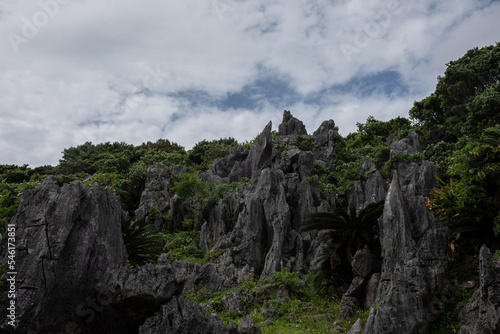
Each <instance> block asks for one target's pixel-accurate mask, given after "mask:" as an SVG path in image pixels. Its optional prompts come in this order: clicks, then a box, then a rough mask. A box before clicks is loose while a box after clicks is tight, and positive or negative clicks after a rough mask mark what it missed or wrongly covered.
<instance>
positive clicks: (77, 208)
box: [0, 178, 127, 333]
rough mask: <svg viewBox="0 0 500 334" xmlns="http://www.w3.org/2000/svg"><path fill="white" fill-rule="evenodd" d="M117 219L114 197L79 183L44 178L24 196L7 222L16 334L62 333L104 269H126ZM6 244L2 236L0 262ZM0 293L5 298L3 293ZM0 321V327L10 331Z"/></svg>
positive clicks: (120, 217) (119, 215)
mask: <svg viewBox="0 0 500 334" xmlns="http://www.w3.org/2000/svg"><path fill="white" fill-rule="evenodd" d="M123 219H124V216H123V212H122V210H121V207H120V205H119V203H118V202H116V199H115V198H114V196H113V195H111V194H110V193H109V192H108V191H106V190H104V189H102V188H99V187H95V188H93V189H90V188H88V187H87V186H85V185H83V184H82V183H79V182H76V183H74V184H66V185H64V186H63V187H58V186H56V185H54V184H53V182H52V179H51V178H47V179H46V180H45V182H44V183H43V184H42V185H41V187H40V188H39V189H37V190H31V191H26V192H25V193H24V195H23V197H22V200H21V203H20V206H19V209H18V212H17V215H16V216H15V217H14V219H13V220H12V221H11V223H12V224H14V225H15V227H16V250H17V252H16V258H15V260H16V267H15V269H16V272H17V275H16V298H15V300H16V324H18V326H17V327H16V332H17V333H50V332H64V330H65V327H66V326H67V325H68V326H72V325H73V324H72V322H73V320H74V319H75V318H77V317H78V314H79V313H84V312H85V311H86V309H84V308H81V307H80V308H79V306H81V305H80V304H81V303H82V302H84V301H85V300H86V299H87V298H89V297H92V296H93V294H94V285H95V283H96V282H98V281H100V280H101V279H102V278H103V277H104V274H105V272H106V270H108V269H109V268H114V267H120V266H125V265H126V256H127V253H126V250H125V247H124V244H123V239H122V234H121V224H122V221H123ZM7 246H8V244H7V239H6V238H4V239H3V240H2V243H1V244H0V254H2V258H3V256H5V254H6V249H7ZM2 290H3V289H2ZM1 295H2V296H6V293H5V291H4V290H3V291H1ZM82 305H84V304H82ZM84 306H85V305H84ZM5 320H6V318H5V317H2V319H1V320H0V321H2V324H1V328H2V329H3V330H7V329H10V328H11V327H12V326H9V325H8V324H7V323H5V322H4V321H5ZM75 326H78V325H77V324H76V323H75Z"/></svg>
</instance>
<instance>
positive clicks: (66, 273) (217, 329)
mask: <svg viewBox="0 0 500 334" xmlns="http://www.w3.org/2000/svg"><path fill="white" fill-rule="evenodd" d="M271 129H272V126H271V123H269V124H268V125H267V126H266V127H265V128H264V130H263V131H262V133H261V134H260V137H259V142H258V143H257V144H256V145H254V146H252V147H251V148H250V149H244V148H243V147H240V148H238V149H236V150H233V151H232V152H231V153H230V154H229V155H228V156H226V157H224V158H221V159H218V160H216V161H215V162H214V164H213V165H212V167H211V168H210V169H209V170H208V171H207V172H206V173H203V174H202V175H201V177H202V178H203V179H204V180H209V181H213V182H214V183H215V184H230V183H232V182H239V181H242V182H240V186H239V188H238V189H236V190H235V191H227V192H225V193H224V194H223V196H222V198H221V199H220V201H219V202H218V203H216V204H215V205H212V206H211V207H210V210H209V212H208V213H205V217H207V219H206V221H205V222H204V223H203V225H202V227H201V233H200V247H201V248H202V249H203V250H205V251H207V252H211V253H212V254H218V255H219V256H218V257H216V258H215V259H214V260H213V261H212V262H211V263H205V264H194V265H193V264H187V263H179V262H174V263H172V264H170V263H168V262H167V261H166V258H165V257H164V256H162V257H161V258H160V259H159V261H158V264H157V265H156V266H152V265H147V266H144V267H142V268H136V269H130V268H128V267H127V266H126V251H125V248H124V245H123V241H122V237H121V230H120V228H121V224H122V222H123V219H124V215H123V212H122V210H121V208H120V205H119V204H118V202H117V201H116V199H115V198H114V196H113V195H111V194H110V193H109V192H108V191H107V190H104V189H102V188H100V187H97V186H96V187H94V188H93V189H89V188H88V187H86V186H84V185H83V184H81V183H78V182H77V183H74V184H71V185H65V186H64V187H62V188H61V187H58V186H56V185H54V184H53V183H52V182H51V180H50V179H47V180H46V181H45V182H44V184H43V185H42V186H41V187H40V188H39V189H38V190H35V191H29V192H26V193H25V195H24V196H23V199H22V202H21V205H20V207H19V211H18V213H17V215H16V217H15V219H14V221H13V223H14V224H16V228H17V239H18V240H19V241H18V242H19V243H18V255H17V260H18V263H19V267H18V270H17V271H18V277H17V287H18V300H19V304H18V307H19V308H18V309H19V312H18V313H17V314H16V317H17V321H18V324H19V326H18V327H17V329H16V330H19V331H18V332H19V333H50V332H64V331H65V330H67V326H73V327H74V328H75V329H80V330H82V332H84V333H85V332H88V333H93V332H94V333H95V332H96V330H97V328H99V329H100V330H102V329H103V328H104V329H106V332H107V333H118V332H119V333H138V332H139V333H160V332H166V331H168V332H173V333H177V332H179V333H181V332H182V330H183V328H187V327H186V326H188V327H189V328H190V331H191V332H193V333H195V332H197V331H198V330H201V332H203V333H206V332H208V333H224V332H226V331H227V329H226V328H225V327H224V326H223V324H222V322H221V321H220V319H218V318H216V317H213V316H209V315H207V314H206V313H205V312H204V311H203V309H201V308H200V307H199V306H197V305H196V304H193V303H191V302H188V301H185V300H182V299H181V298H179V294H180V293H181V291H182V289H183V288H184V286H185V285H188V286H192V287H197V288H199V289H201V290H204V291H207V292H214V291H219V290H223V289H228V288H230V287H232V286H235V285H236V284H237V283H238V282H240V281H242V280H244V279H246V278H248V277H261V278H262V277H266V276H269V275H271V274H272V273H273V272H274V271H280V270H282V269H283V268H285V267H287V268H290V269H291V270H292V271H308V270H310V267H311V263H312V261H313V259H314V258H315V256H316V255H317V251H318V247H317V245H316V244H315V239H316V236H317V233H315V232H301V231H300V227H301V226H302V224H303V219H304V217H305V216H306V215H307V214H309V213H313V212H320V211H331V210H333V209H334V208H335V205H336V204H335V197H334V194H332V193H331V192H330V191H328V190H322V189H320V187H319V186H318V184H319V182H318V176H316V173H315V167H316V168H317V167H318V166H322V168H325V169H327V170H328V169H329V170H332V169H333V168H334V167H335V150H334V141H335V138H336V136H337V135H338V129H337V127H336V126H335V123H334V122H333V121H332V120H330V121H325V122H323V123H322V124H321V126H320V127H319V128H318V129H317V130H316V131H315V132H314V133H313V135H312V136H307V135H306V133H307V132H306V130H305V127H304V125H303V124H302V122H301V121H299V120H298V119H296V118H294V117H293V116H292V115H291V114H290V113H289V112H285V114H284V116H283V123H282V124H281V125H280V126H279V133H278V136H277V137H276V138H273V135H272V132H271ZM304 142H305V143H306V145H303V144H301V143H304ZM417 152H420V145H419V142H418V136H417V135H416V134H415V133H412V132H410V133H409V135H408V137H406V138H404V139H402V140H399V141H396V142H393V143H392V144H391V156H393V155H396V154H412V153H417ZM315 165H316V166H315ZM185 171H186V170H185V169H168V168H165V166H163V165H161V164H159V165H156V166H152V167H150V168H149V170H148V176H147V180H146V185H145V190H144V192H143V194H142V197H141V203H140V205H139V208H138V210H137V211H136V216H137V218H138V219H140V218H148V219H150V216H148V213H149V212H151V209H152V208H153V207H154V208H155V209H156V210H157V211H158V212H159V213H160V214H162V215H168V216H169V217H171V220H172V221H171V223H172V224H174V226H177V225H179V224H180V223H181V222H182V221H183V220H184V219H186V218H189V217H191V216H192V215H193V208H194V206H193V203H192V202H190V200H181V199H180V198H179V196H178V195H176V194H175V193H174V192H173V190H172V186H173V185H174V184H175V182H176V181H177V180H178V178H179V175H180V174H181V173H183V172H185ZM360 174H361V176H364V175H371V176H370V177H369V178H368V179H366V180H363V179H362V178H361V177H360V180H359V181H357V182H356V183H355V186H354V189H353V191H352V192H351V193H349V194H346V198H347V200H348V203H349V205H350V206H354V207H356V209H358V210H360V209H363V208H364V207H366V206H367V205H368V204H370V203H372V202H378V201H380V200H383V199H385V204H384V213H383V216H382V217H381V218H380V219H379V225H380V243H381V248H382V259H383V261H382V263H380V261H378V260H377V259H375V257H374V256H373V254H371V253H370V252H369V251H368V250H363V251H360V252H359V254H356V255H355V257H354V259H355V263H354V262H353V267H354V271H355V276H356V278H355V280H354V281H353V283H352V285H351V287H350V289H349V291H348V292H347V294H346V298H345V303H344V304H345V305H344V306H343V307H344V308H343V311H342V312H343V314H349V310H348V307H349V305H351V304H352V305H357V304H358V303H359V304H364V305H366V306H367V307H371V311H370V316H369V319H368V322H367V324H366V326H365V330H364V332H365V333H398V334H404V333H426V331H427V325H428V322H429V319H430V317H429V314H430V302H431V300H432V298H433V297H434V296H437V295H439V293H440V291H441V289H442V282H443V279H444V275H445V271H446V257H445V249H446V248H445V246H446V245H445V234H446V231H445V229H443V228H442V227H439V226H438V224H437V223H436V220H435V218H434V217H433V216H432V215H430V214H429V213H428V212H427V210H426V208H425V203H424V201H423V199H422V196H425V195H427V193H428V191H429V190H430V189H432V188H434V187H436V186H437V184H436V181H435V178H434V175H436V174H437V168H436V166H434V165H433V164H432V163H430V162H425V161H424V162H422V163H420V164H417V163H415V162H404V161H400V162H397V163H396V164H395V165H394V167H393V176H392V180H390V181H387V180H384V178H383V177H382V175H381V174H380V172H379V171H378V170H377V167H376V166H375V165H374V164H373V162H371V161H370V160H367V161H366V162H365V164H364V165H363V167H362V170H361V172H360ZM243 181H245V182H243ZM153 223H154V224H155V225H156V226H157V227H161V224H162V221H161V219H159V220H154V221H153ZM6 251H7V246H6V239H5V238H4V239H3V240H2V243H1V244H0V254H1V255H2V256H5V254H6ZM4 289H5V288H4ZM4 319H5V318H4ZM2 321H3V319H2ZM357 326H358V327H359V326H360V325H359V323H358V325H357ZM9 328H10V327H9V325H8V324H6V323H2V325H1V327H0V333H2V332H5V333H7V332H9V331H8V330H9ZM203 330H205V331H203Z"/></svg>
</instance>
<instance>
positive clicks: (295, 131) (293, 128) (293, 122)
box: [278, 110, 307, 136]
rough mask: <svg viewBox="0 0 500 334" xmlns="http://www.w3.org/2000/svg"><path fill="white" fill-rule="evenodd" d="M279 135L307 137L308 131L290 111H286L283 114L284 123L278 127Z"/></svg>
mask: <svg viewBox="0 0 500 334" xmlns="http://www.w3.org/2000/svg"><path fill="white" fill-rule="evenodd" d="M278 135H280V136H290V135H307V131H306V127H305V125H304V123H302V121H300V120H298V119H297V118H295V117H293V116H292V114H291V113H290V111H288V110H285V111H284V112H283V121H282V122H281V124H280V125H279V127H278Z"/></svg>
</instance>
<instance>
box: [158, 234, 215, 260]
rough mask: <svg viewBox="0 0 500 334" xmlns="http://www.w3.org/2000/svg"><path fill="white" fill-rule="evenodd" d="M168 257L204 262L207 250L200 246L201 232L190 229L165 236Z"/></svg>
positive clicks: (170, 258) (165, 250)
mask: <svg viewBox="0 0 500 334" xmlns="http://www.w3.org/2000/svg"><path fill="white" fill-rule="evenodd" d="M163 239H164V242H165V247H164V249H163V252H165V253H166V255H167V259H168V260H169V261H170V262H172V261H175V260H177V261H182V262H193V263H203V262H205V261H204V258H205V252H204V251H203V250H201V249H200V248H199V247H198V244H199V243H200V232H197V231H188V232H179V233H174V234H165V235H164V236H163Z"/></svg>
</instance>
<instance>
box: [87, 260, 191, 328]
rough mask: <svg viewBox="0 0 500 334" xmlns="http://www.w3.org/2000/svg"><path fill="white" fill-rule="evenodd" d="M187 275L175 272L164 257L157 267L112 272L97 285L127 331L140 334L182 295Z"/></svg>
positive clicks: (147, 266)
mask: <svg viewBox="0 0 500 334" xmlns="http://www.w3.org/2000/svg"><path fill="white" fill-rule="evenodd" d="M184 276H185V275H184V273H183V272H182V271H177V270H175V269H174V268H173V267H172V266H171V265H170V264H168V263H167V262H166V261H165V258H162V259H161V260H160V261H159V263H158V264H157V265H156V266H153V265H152V264H147V265H145V266H142V267H139V268H135V269H131V268H128V267H122V268H121V269H117V270H113V271H109V272H108V274H107V275H106V277H105V278H104V279H103V281H102V282H100V283H99V284H98V286H97V291H98V295H99V296H106V302H107V304H109V305H111V306H112V307H113V308H114V309H115V310H117V313H118V315H119V318H120V320H121V321H123V322H124V323H126V324H127V328H129V329H133V331H136V330H137V329H138V328H139V326H140V325H141V324H143V323H144V321H145V320H146V319H148V318H149V317H151V316H152V315H153V314H154V313H156V312H158V311H159V310H160V308H161V307H162V306H163V305H165V304H167V303H168V302H170V301H171V300H172V298H174V297H175V296H178V295H179V294H180V293H181V292H182V290H183V288H184V282H185V281H184Z"/></svg>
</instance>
